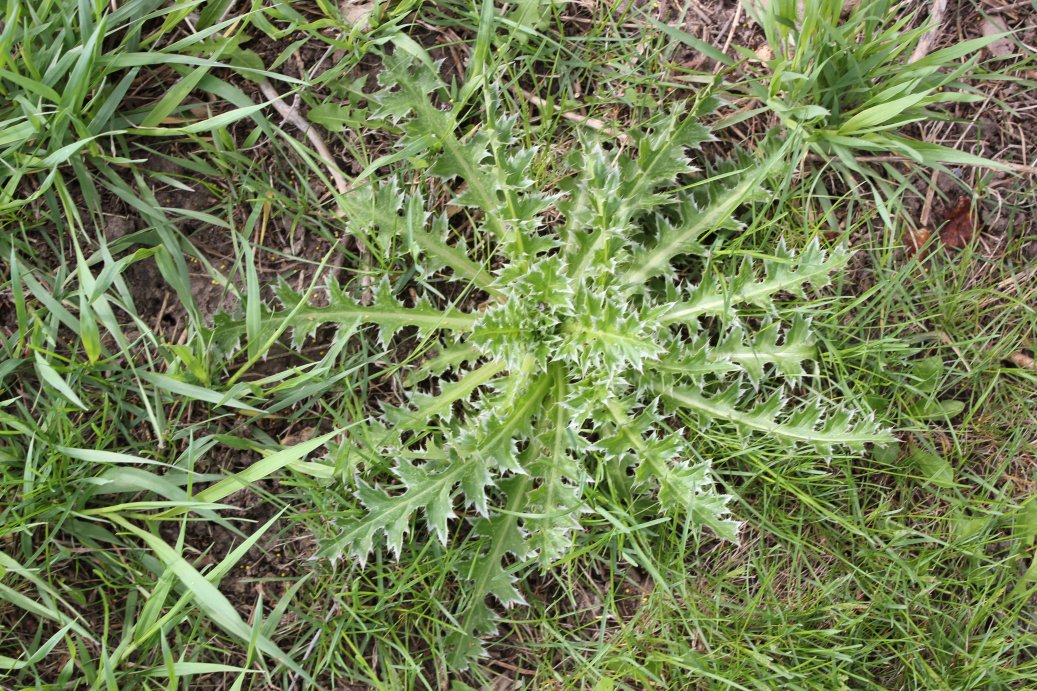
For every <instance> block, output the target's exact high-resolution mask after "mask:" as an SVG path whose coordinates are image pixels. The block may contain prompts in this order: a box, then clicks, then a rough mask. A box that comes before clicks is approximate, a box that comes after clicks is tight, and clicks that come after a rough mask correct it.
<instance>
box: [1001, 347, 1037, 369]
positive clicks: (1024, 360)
mask: <svg viewBox="0 0 1037 691" xmlns="http://www.w3.org/2000/svg"><path fill="white" fill-rule="evenodd" d="M1005 359H1006V360H1008V361H1009V362H1011V363H1012V364H1013V365H1015V366H1016V367H1020V368H1022V369H1028V370H1032V371H1034V372H1037V360H1034V359H1033V358H1032V357H1030V356H1029V355H1027V354H1026V353H1024V352H1023V351H1021V350H1020V351H1019V352H1016V353H1012V354H1011V355H1009V356H1008V357H1007V358H1005Z"/></svg>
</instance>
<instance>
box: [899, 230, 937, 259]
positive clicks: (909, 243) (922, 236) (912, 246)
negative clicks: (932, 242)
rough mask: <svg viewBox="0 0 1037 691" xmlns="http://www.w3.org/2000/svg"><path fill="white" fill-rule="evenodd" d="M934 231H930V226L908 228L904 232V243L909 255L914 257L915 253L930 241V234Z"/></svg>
mask: <svg viewBox="0 0 1037 691" xmlns="http://www.w3.org/2000/svg"><path fill="white" fill-rule="evenodd" d="M931 235H932V233H930V232H929V229H928V228H919V229H918V230H911V229H910V228H908V229H907V232H905V233H904V241H905V242H904V245H905V247H906V250H905V251H906V252H907V256H909V257H913V256H915V254H916V253H917V252H918V251H919V250H920V249H922V246H923V245H925V243H927V242H929V236H931Z"/></svg>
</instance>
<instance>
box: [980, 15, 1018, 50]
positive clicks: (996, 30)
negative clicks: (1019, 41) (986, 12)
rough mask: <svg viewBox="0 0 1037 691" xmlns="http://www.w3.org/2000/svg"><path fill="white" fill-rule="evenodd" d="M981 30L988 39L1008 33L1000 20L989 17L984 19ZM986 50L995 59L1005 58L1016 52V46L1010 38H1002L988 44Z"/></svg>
mask: <svg viewBox="0 0 1037 691" xmlns="http://www.w3.org/2000/svg"><path fill="white" fill-rule="evenodd" d="M981 29H982V31H983V35H984V36H987V37H990V36H997V35H998V34H1003V33H1005V32H1006V31H1008V28H1007V27H1006V26H1005V25H1004V23H1003V22H1002V21H1001V20H1000V19H994V18H993V17H987V18H986V19H984V20H983V23H982V26H981ZM986 50H987V52H988V53H990V54H991V55H992V56H994V57H995V58H1003V57H1005V56H1007V55H1011V54H1012V53H1014V52H1015V44H1014V43H1012V39H1011V38H1009V37H1008V36H1002V37H1001V38H996V39H994V40H993V41H991V42H990V43H989V44H987V46H986Z"/></svg>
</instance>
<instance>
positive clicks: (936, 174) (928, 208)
mask: <svg viewBox="0 0 1037 691" xmlns="http://www.w3.org/2000/svg"><path fill="white" fill-rule="evenodd" d="M939 178H940V171H938V170H934V171H933V176H932V177H931V178H929V189H928V190H926V193H925V203H924V204H922V215H921V217H920V218H919V219H918V222H919V223H920V224H921V226H922V227H923V228H928V227H929V216H930V215H932V212H933V199H934V198H935V197H936V181H937V180H938V179H939Z"/></svg>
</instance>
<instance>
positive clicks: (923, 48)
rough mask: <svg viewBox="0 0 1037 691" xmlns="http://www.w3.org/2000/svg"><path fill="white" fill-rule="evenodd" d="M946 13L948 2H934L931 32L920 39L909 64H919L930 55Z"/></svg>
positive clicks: (930, 19)
mask: <svg viewBox="0 0 1037 691" xmlns="http://www.w3.org/2000/svg"><path fill="white" fill-rule="evenodd" d="M946 11H947V0H933V9H932V10H931V11H930V12H929V30H928V31H926V32H925V33H924V34H922V38H921V39H919V41H918V45H917V46H915V49H914V51H912V53H911V57H910V58H908V59H907V62H908V64H911V63H913V62H918V61H919V60H921V59H922V58H924V57H925V56H926V55H928V54H929V50H930V49H931V48H932V46H933V41H935V40H936V35H937V34H938V33H939V32H940V25H941V24H943V14H944V12H946Z"/></svg>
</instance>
